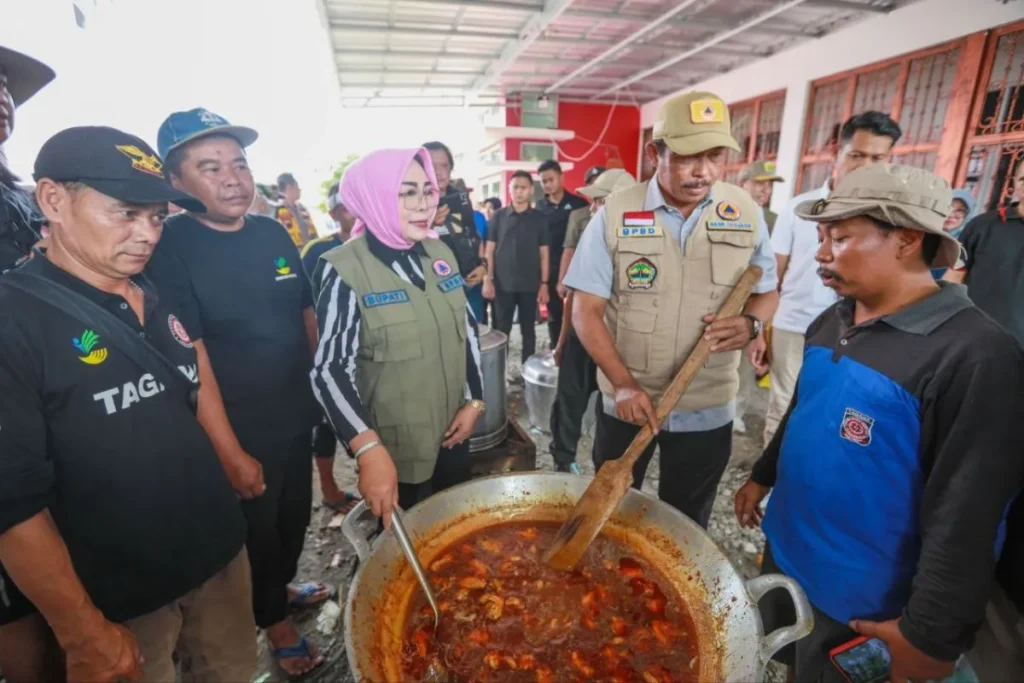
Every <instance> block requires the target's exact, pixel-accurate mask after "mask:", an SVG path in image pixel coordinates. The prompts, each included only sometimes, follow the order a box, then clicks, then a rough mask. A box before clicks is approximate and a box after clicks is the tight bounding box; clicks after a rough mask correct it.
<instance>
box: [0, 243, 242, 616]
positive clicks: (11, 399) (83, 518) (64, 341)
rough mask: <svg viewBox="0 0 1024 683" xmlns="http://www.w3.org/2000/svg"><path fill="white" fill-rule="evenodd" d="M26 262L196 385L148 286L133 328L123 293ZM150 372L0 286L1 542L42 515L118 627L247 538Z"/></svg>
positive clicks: (207, 448)
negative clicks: (139, 340)
mask: <svg viewBox="0 0 1024 683" xmlns="http://www.w3.org/2000/svg"><path fill="white" fill-rule="evenodd" d="M23 268H24V269H25V271H27V272H32V273H35V274H37V275H40V276H42V277H45V278H48V279H50V280H52V281H54V282H56V283H58V284H60V285H63V286H64V287H66V288H68V289H71V290H73V291H74V292H77V293H79V294H81V295H83V296H85V297H87V298H89V299H90V300H92V301H93V302H95V303H96V304H98V305H100V306H102V307H103V308H105V309H106V310H108V311H109V312H110V313H112V314H113V315H115V316H116V317H117V318H119V319H120V320H121V321H123V322H124V324H125V325H127V326H129V327H130V328H131V329H132V330H133V331H135V332H136V333H137V334H138V335H139V336H140V337H145V338H146V339H147V340H148V341H149V342H150V344H152V345H153V346H154V347H155V348H156V349H157V350H158V351H160V352H162V353H163V355H165V356H166V357H167V358H168V359H170V360H171V361H172V362H173V363H174V364H175V365H176V366H177V367H178V369H179V370H180V372H181V373H182V374H183V375H184V376H185V377H186V378H187V379H188V380H190V381H191V382H192V383H197V371H196V353H195V349H194V348H193V345H192V342H191V340H190V338H189V336H188V332H187V330H186V329H185V328H184V326H183V325H182V324H181V321H180V320H178V318H177V316H176V312H175V310H174V308H173V307H171V306H169V305H168V302H167V301H165V300H163V299H161V298H160V297H159V296H157V294H156V292H155V291H154V290H153V289H152V286H151V285H150V283H149V281H148V280H147V279H146V278H144V277H139V278H137V279H136V280H135V282H136V286H138V287H139V288H140V289H141V291H142V292H143V294H144V296H145V315H144V318H145V324H140V322H139V320H138V318H137V316H136V315H135V313H134V311H133V310H132V309H131V307H130V306H129V305H128V303H127V302H126V301H125V300H124V299H122V298H121V297H119V296H116V295H112V294H109V293H106V292H102V291H100V290H97V289H95V288H93V287H91V286H90V285H88V284H86V283H84V282H82V281H81V280H78V279H77V278H75V277H73V276H71V275H70V274H68V273H66V272H65V271H63V270H61V269H59V268H57V267H56V266H54V265H53V264H51V263H50V262H49V261H48V260H47V259H46V258H45V257H44V256H37V257H36V258H34V259H32V260H31V261H29V262H28V263H27V264H26V265H24V266H23ZM159 373H160V370H155V369H152V368H150V369H148V370H147V368H145V367H140V366H139V365H138V364H137V363H136V362H135V361H134V360H132V359H131V358H129V357H128V356H126V355H125V354H124V353H122V352H121V351H119V350H118V349H117V348H116V347H115V346H113V345H111V344H109V343H108V340H107V339H104V338H103V337H101V336H97V335H96V333H95V332H94V331H93V330H91V329H89V326H88V321H84V322H83V321H80V320H78V319H77V318H76V317H73V316H72V315H70V314H67V313H65V312H64V311H62V310H59V309H57V308H54V307H52V306H51V305H49V304H46V303H43V302H41V301H40V300H38V299H36V298H35V297H33V296H31V295H29V294H27V293H24V292H22V291H20V290H17V289H14V288H12V287H9V286H4V281H3V278H0V534H2V533H4V532H5V531H7V530H8V529H10V528H12V527H14V526H16V525H18V524H20V523H21V522H24V521H26V520H28V519H30V518H31V517H33V516H35V515H36V514H38V513H40V512H42V511H43V510H45V509H47V508H48V509H49V510H50V512H51V514H52V515H53V518H54V520H55V522H56V524H57V528H58V530H59V531H60V533H61V535H62V537H63V538H64V541H65V543H66V545H67V548H68V552H69V553H70V555H71V559H72V562H73V563H74V566H75V570H76V571H77V573H78V575H79V577H80V578H81V579H82V583H83V584H84V585H85V588H86V590H87V591H88V593H89V595H90V597H91V598H92V600H93V601H94V602H95V603H96V605H97V606H98V607H99V609H100V610H101V611H103V613H104V614H105V615H106V617H107V618H108V619H111V620H114V621H121V620H124V619H130V618H134V617H138V616H141V615H143V614H147V613H149V612H152V611H154V610H156V609H158V608H160V607H162V606H164V605H166V604H168V603H170V602H172V601H173V600H175V599H177V598H179V597H181V596H183V595H185V594H186V593H188V592H189V591H191V590H193V589H195V588H197V587H199V586H200V585H202V584H203V583H205V582H206V581H207V580H208V579H210V578H211V577H212V576H214V575H215V574H216V573H217V572H219V571H220V570H221V569H222V568H223V567H225V566H226V565H227V564H228V563H229V562H230V561H231V560H232V559H233V558H234V557H235V556H236V555H237V554H238V553H239V552H240V551H241V549H242V544H243V542H244V539H245V520H244V518H243V517H242V514H241V510H240V508H239V506H238V500H237V498H236V496H235V494H234V492H233V491H232V489H231V486H230V484H229V483H228V480H227V477H226V476H225V474H224V471H223V470H222V468H221V465H220V461H219V460H218V459H217V454H216V453H215V452H214V449H213V446H212V444H211V443H210V441H209V439H208V438H207V436H206V433H205V432H204V431H203V428H202V427H201V426H200V425H199V423H198V421H197V420H196V418H195V415H194V414H193V412H192V408H191V406H190V405H189V404H188V401H187V399H186V396H185V395H184V392H177V391H171V390H170V389H169V388H168V387H165V386H163V385H162V384H160V383H159V382H158V381H157V380H156V378H155V375H159ZM183 384H184V383H183Z"/></svg>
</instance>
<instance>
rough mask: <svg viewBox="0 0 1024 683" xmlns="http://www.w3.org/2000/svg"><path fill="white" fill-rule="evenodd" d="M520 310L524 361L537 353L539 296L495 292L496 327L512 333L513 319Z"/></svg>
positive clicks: (527, 293) (500, 330) (529, 293)
mask: <svg viewBox="0 0 1024 683" xmlns="http://www.w3.org/2000/svg"><path fill="white" fill-rule="evenodd" d="M517 308H518V309H519V331H520V332H521V333H522V335H523V353H522V360H523V362H524V363H525V362H526V359H527V358H529V357H530V356H532V355H533V354H534V353H536V352H537V330H536V326H537V294H536V292H505V291H502V290H500V289H497V290H495V297H494V327H495V329H497V330H498V331H499V332H503V333H505V334H508V333H509V332H511V331H512V318H513V317H514V316H515V312H516V309H517Z"/></svg>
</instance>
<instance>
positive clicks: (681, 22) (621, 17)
mask: <svg viewBox="0 0 1024 683" xmlns="http://www.w3.org/2000/svg"><path fill="white" fill-rule="evenodd" d="M564 16H566V17H574V18H577V19H590V20H594V19H607V20H609V21H621V22H626V23H630V24H646V23H647V22H649V21H651V19H653V17H651V16H650V15H648V14H636V13H635V12H614V11H606V12H605V11H598V10H589V9H588V10H569V11H568V12H566V13H565V15H564ZM669 25H670V26H674V27H678V26H689V27H691V28H696V29H701V30H707V31H721V30H725V29H728V28H729V27H730V26H731V23H730V22H728V21H725V20H720V19H702V18H697V17H693V18H691V17H685V18H682V19H673V20H672V21H670V22H669ZM753 30H754V31H756V32H758V33H769V34H773V35H777V36H787V37H791V38H808V37H818V36H820V35H821V32H820V31H808V30H805V29H802V28H800V27H799V26H793V25H792V24H768V25H762V26H757V27H755V28H754V29H753Z"/></svg>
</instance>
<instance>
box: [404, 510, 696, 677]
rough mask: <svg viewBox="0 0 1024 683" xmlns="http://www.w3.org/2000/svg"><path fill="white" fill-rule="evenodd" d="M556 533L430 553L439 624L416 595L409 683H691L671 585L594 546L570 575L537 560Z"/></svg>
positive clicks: (608, 546) (410, 618)
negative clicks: (439, 681)
mask: <svg viewBox="0 0 1024 683" xmlns="http://www.w3.org/2000/svg"><path fill="white" fill-rule="evenodd" d="M557 532H558V525H556V524H543V523H517V522H514V523H509V524H500V525H496V526H492V527H488V528H486V529H484V530H482V531H479V532H476V533H474V534H471V535H469V536H467V537H465V538H462V539H460V540H459V541H457V542H456V543H454V544H452V545H451V546H450V547H449V548H447V549H446V550H445V551H444V552H442V553H440V554H439V555H437V559H435V560H434V561H433V562H432V563H431V564H430V565H429V567H427V570H428V571H427V576H428V578H429V580H430V583H431V586H432V587H433V589H434V593H435V597H436V598H437V601H438V604H439V606H440V608H441V627H440V629H439V630H438V633H437V636H436V638H435V635H434V617H433V611H432V610H431V609H430V605H429V604H428V603H427V599H426V596H424V595H423V594H422V592H421V591H420V592H419V593H418V594H417V595H416V597H414V598H413V599H412V601H411V604H410V607H409V613H408V614H407V615H406V619H405V630H404V645H403V651H402V655H403V662H402V666H403V673H404V674H406V675H407V676H408V678H409V679H410V680H416V681H422V680H425V679H427V678H433V677H434V676H435V675H436V672H437V671H438V670H443V671H444V673H445V676H444V678H445V679H446V680H449V681H458V682H462V681H465V682H467V683H468V682H471V681H472V682H476V681H510V682H512V681H515V682H518V681H524V682H526V681H529V682H531V683H532V682H536V683H555V682H561V681H589V680H593V681H614V682H619V683H630V682H633V681H636V682H638V683H669V682H670V681H671V682H672V683H675V682H677V681H678V682H682V683H689V682H691V681H694V682H695V681H697V679H698V674H699V672H700V666H699V663H698V660H697V638H696V635H695V633H694V626H693V620H692V619H691V618H690V615H689V613H688V612H687V610H686V606H685V605H684V604H683V602H682V600H681V599H680V598H679V597H678V596H677V595H675V594H674V591H673V590H672V588H671V586H670V584H669V583H668V581H667V580H666V579H665V578H664V577H663V576H661V575H660V574H659V573H658V572H657V571H656V570H655V569H654V568H653V567H651V566H649V565H648V564H646V563H645V562H644V561H643V560H641V559H638V558H637V557H635V555H632V554H630V552H629V549H628V548H627V547H625V546H622V545H619V544H617V543H615V542H614V541H612V540H609V539H607V538H605V537H603V536H602V537H598V539H597V540H596V541H594V543H593V545H592V546H591V547H590V549H589V550H588V552H587V554H586V555H585V556H584V558H583V560H581V562H580V564H579V565H578V566H577V568H576V570H575V571H573V572H571V573H564V572H560V571H556V570H554V569H551V568H550V567H548V566H547V565H545V564H544V563H543V561H542V560H541V555H542V554H543V549H544V548H545V547H547V546H548V545H549V544H550V543H551V541H552V540H553V538H554V536H555V534H556V533H557Z"/></svg>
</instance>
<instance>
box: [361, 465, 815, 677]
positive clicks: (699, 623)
mask: <svg viewBox="0 0 1024 683" xmlns="http://www.w3.org/2000/svg"><path fill="white" fill-rule="evenodd" d="M589 483H590V478H589V477H581V476H578V475H571V474H557V473H552V472H530V473H526V474H506V475H500V476H495V477H488V478H485V479H477V480H475V481H471V482H468V483H465V484H462V485H460V486H456V487H453V488H450V489H448V490H446V491H443V492H441V493H439V494H437V495H434V496H432V497H431V498H428V499H427V500H425V501H423V502H422V503H420V504H418V505H416V506H415V507H414V508H412V509H411V510H408V511H406V512H405V514H404V516H403V520H404V521H405V527H406V530H407V531H408V532H409V534H410V535H411V536H412V537H413V538H414V539H415V541H414V543H415V545H416V549H417V553H418V555H419V557H420V560H421V561H422V562H423V563H424V564H429V563H430V562H431V561H433V559H435V558H436V557H437V556H438V555H439V554H440V553H441V552H442V551H443V550H445V549H446V548H447V547H448V546H449V545H450V544H451V543H452V542H453V541H455V540H456V539H459V538H461V537H463V536H465V535H466V534H469V533H473V532H474V531H477V530H479V529H481V528H484V527H487V526H490V525H492V524H494V523H496V522H500V521H509V520H531V521H562V520H564V519H565V518H566V517H567V516H568V512H569V510H571V509H572V505H573V504H574V503H575V502H576V501H577V500H578V499H579V497H580V496H581V495H582V494H583V492H584V490H586V487H587V485H588V484H589ZM365 511H366V508H365V504H360V506H358V507H357V508H356V509H355V510H353V511H352V512H351V513H349V514H348V515H347V516H346V518H345V523H344V525H343V527H342V530H343V531H344V533H345V536H346V538H348V539H349V541H350V542H352V544H353V545H354V546H355V548H356V552H357V553H358V555H359V560H360V567H359V570H358V572H357V573H356V575H355V578H354V579H353V581H352V585H351V588H350V590H349V594H348V600H347V601H346V603H345V648H346V650H347V652H348V661H349V665H350V667H351V670H352V673H353V676H355V679H356V680H357V681H397V680H400V678H401V676H400V671H401V669H400V666H401V664H400V662H401V657H400V651H401V646H402V628H403V626H404V624H403V618H404V615H405V613H406V610H407V607H408V604H409V601H410V600H411V599H412V598H413V597H414V596H415V595H416V592H417V591H419V590H420V588H419V586H418V584H417V583H416V580H415V578H414V577H413V574H412V571H411V569H410V568H409V566H408V563H407V562H406V561H405V558H404V556H403V555H402V550H401V548H400V547H399V545H398V542H397V541H396V540H395V538H394V536H392V535H391V534H390V533H384V534H381V535H380V536H379V537H378V538H377V539H376V540H375V541H374V543H373V545H372V547H371V546H370V544H369V543H368V542H367V541H366V536H365V535H364V528H363V527H361V526H360V521H359V519H360V515H361V513H363V512H365ZM372 526H374V527H375V526H376V524H375V523H373V525H372ZM603 533H605V534H607V535H608V536H610V537H612V538H614V539H616V540H618V541H620V542H623V543H626V544H628V545H629V546H630V548H631V550H633V551H635V552H637V553H638V554H639V555H640V556H641V557H643V558H644V559H646V560H647V561H648V562H651V563H653V564H654V565H655V566H657V567H658V568H659V569H660V570H661V571H662V573H663V574H664V575H665V576H666V578H667V579H668V580H669V581H671V582H672V584H673V586H674V588H675V589H676V590H677V591H678V592H679V594H680V595H681V596H682V597H683V599H684V600H685V601H686V603H687V606H688V607H689V610H690V614H691V616H692V617H693V620H694V624H695V626H696V630H697V638H698V648H699V652H700V677H699V680H701V681H735V682H737V683H740V682H742V683H749V682H750V681H761V680H763V678H764V668H765V664H766V663H767V661H768V659H769V657H771V655H772V654H774V653H775V652H777V651H778V650H779V649H780V648H782V647H784V646H785V645H787V644H789V643H791V642H793V641H795V640H798V639H800V638H803V637H804V636H806V635H807V634H809V633H810V632H811V627H812V625H813V617H812V615H811V607H810V604H809V603H808V602H807V598H806V597H805V596H804V593H803V591H802V590H801V589H800V587H799V586H798V585H797V583H796V582H795V581H793V580H792V579H790V578H788V577H785V576H781V575H777V574H776V575H768V576H761V577H758V578H755V579H751V580H750V581H745V580H744V579H743V578H742V577H741V576H740V575H739V573H738V572H737V571H736V569H735V567H733V565H732V563H730V562H729V560H728V559H727V558H726V557H725V556H724V555H723V554H722V551H721V550H719V549H718V546H716V545H715V543H714V541H712V540H711V538H710V537H709V536H708V535H707V534H706V533H705V532H704V530H703V529H701V528H700V527H699V526H697V524H696V523H695V522H693V521H691V520H690V519H689V518H687V517H685V516H684V515H683V514H681V513H680V512H679V511H677V510H675V509H674V508H672V507H670V506H668V505H666V504H664V503H662V502H660V501H659V500H657V499H655V498H652V497H651V496H648V495H647V494H644V493H641V492H639V491H636V490H633V489H630V491H629V493H627V494H626V497H625V499H623V501H622V503H621V504H620V505H619V507H618V510H617V511H616V513H615V515H614V516H613V518H612V520H611V521H610V522H609V523H608V524H607V525H606V527H605V530H604V532H603ZM774 588H782V589H784V590H785V591H787V592H788V593H789V594H790V595H791V596H792V598H793V602H794V603H795V605H796V614H797V621H796V625H794V626H789V627H786V628H781V629H779V630H777V631H774V632H772V633H770V634H768V635H765V633H764V629H763V628H762V625H761V617H760V614H759V613H758V610H757V601H758V600H759V599H760V597H761V596H762V595H764V594H765V593H767V592H768V591H769V590H771V589H774Z"/></svg>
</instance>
